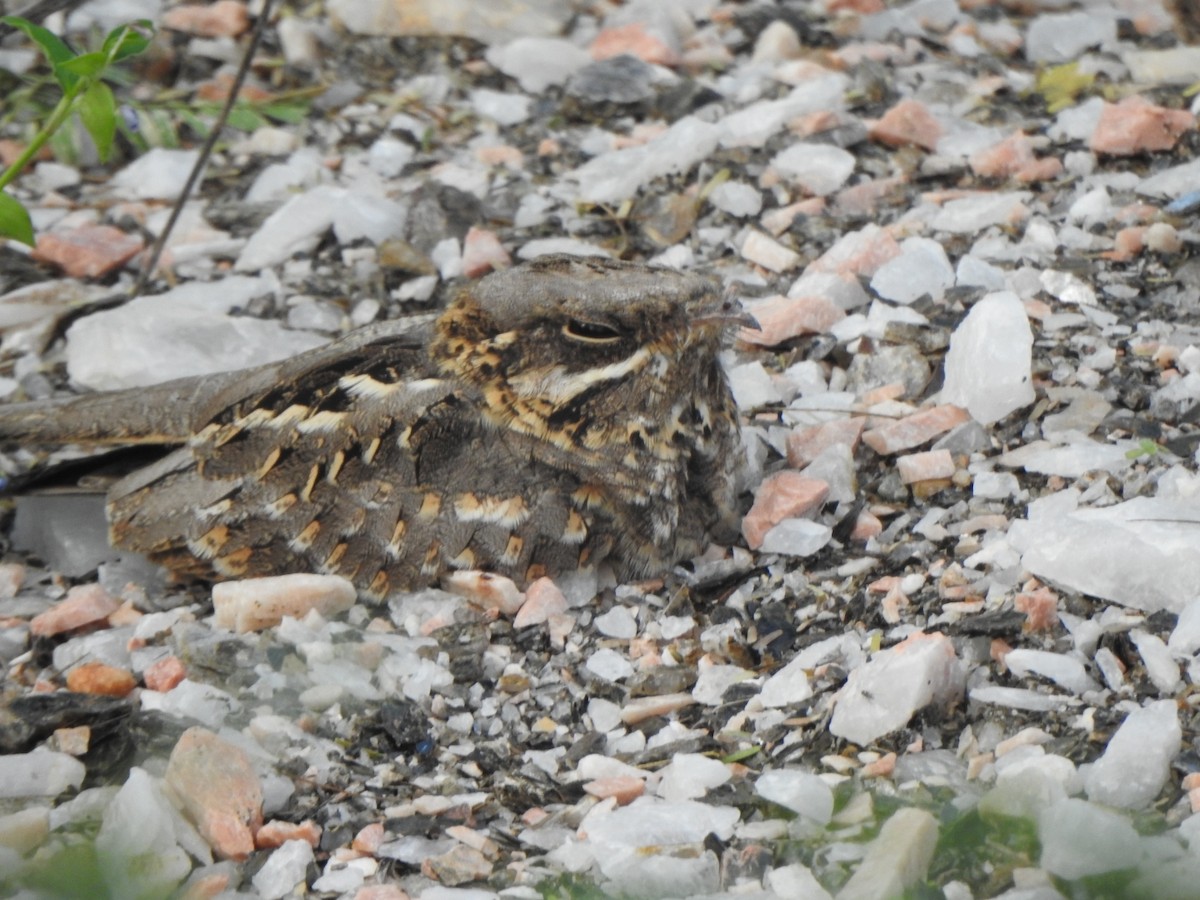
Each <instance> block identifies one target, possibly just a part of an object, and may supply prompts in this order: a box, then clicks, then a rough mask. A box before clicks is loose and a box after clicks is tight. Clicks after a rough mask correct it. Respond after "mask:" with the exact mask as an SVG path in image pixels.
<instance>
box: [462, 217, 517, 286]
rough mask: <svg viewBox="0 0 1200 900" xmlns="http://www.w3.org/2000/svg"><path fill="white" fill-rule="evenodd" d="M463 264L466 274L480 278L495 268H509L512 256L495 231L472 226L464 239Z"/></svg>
mask: <svg viewBox="0 0 1200 900" xmlns="http://www.w3.org/2000/svg"><path fill="white" fill-rule="evenodd" d="M462 265H463V274H464V275H466V276H467V277H468V278H478V277H479V276H480V275H486V274H487V273H488V272H491V271H492V270H494V269H507V268H508V267H509V266H511V265H512V257H511V256H509V255H508V251H507V250H505V249H504V245H503V244H501V243H500V238H498V237H497V236H496V233H495V232H494V231H488V230H487V229H485V228H476V227H474V226H472V227H471V228H470V229H469V230H468V231H467V236H466V238H465V239H464V240H463V255H462Z"/></svg>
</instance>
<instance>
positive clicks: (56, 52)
mask: <svg viewBox="0 0 1200 900" xmlns="http://www.w3.org/2000/svg"><path fill="white" fill-rule="evenodd" d="M0 22H3V23H4V24H6V25H11V26H12V27H13V28H16V29H18V30H20V31H23V32H25V34H27V35H28V36H29V39H30V40H31V41H33V42H34V43H35V44H37V45H38V46H39V47H41V48H42V53H43V54H45V56H46V59H48V60H49V61H50V65H51V67H52V68H53V69H54V77H55V78H57V79H58V83H59V85H61V86H62V89H63V90H64V91H65V90H68V89H70V87H71V85H73V84H74V83H75V76H74V75H73V74H71V73H63V74H60V73H59V69H58V67H59V66H60V65H62V64H63V63H65V62H67V61H68V60H71V59H74V58H75V53H74V51H73V50H71V48H70V47H68V46H67V45H66V44H65V43H64V42H63V40H62V38H60V37H59V36H58V35H56V34H55V33H54V32H52V31H49V30H47V29H45V28H43V27H42V26H41V25H34V24H33V23H32V22H30V21H29V20H28V19H22V18H21V17H20V16H0Z"/></svg>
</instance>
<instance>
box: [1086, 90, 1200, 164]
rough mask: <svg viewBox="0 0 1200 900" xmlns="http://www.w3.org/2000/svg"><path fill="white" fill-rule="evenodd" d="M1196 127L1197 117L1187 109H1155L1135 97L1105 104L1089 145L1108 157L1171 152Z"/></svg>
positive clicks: (1161, 107) (1148, 103)
mask: <svg viewBox="0 0 1200 900" xmlns="http://www.w3.org/2000/svg"><path fill="white" fill-rule="evenodd" d="M1195 127H1196V117H1195V116H1193V115H1192V114H1191V113H1190V112H1188V111H1187V110H1183V109H1167V108H1166V107H1165V106H1156V105H1154V104H1153V103H1151V102H1150V101H1149V100H1147V99H1146V98H1145V97H1139V96H1137V95H1136V94H1135V95H1134V96H1132V97H1126V98H1125V99H1124V100H1122V101H1121V102H1120V103H1115V104H1114V103H1106V104H1104V110H1103V111H1102V112H1101V113H1100V121H1099V122H1097V123H1096V130H1095V131H1093V132H1092V137H1091V140H1090V141H1089V142H1088V146H1089V147H1091V149H1092V150H1093V151H1094V152H1096V153H1107V154H1109V155H1111V156H1132V155H1134V154H1135V153H1142V152H1145V151H1147V150H1170V149H1172V148H1173V147H1174V146H1175V144H1176V142H1177V141H1178V140H1179V138H1180V136H1181V135H1182V134H1183V133H1184V132H1185V131H1188V130H1190V129H1192V128H1195Z"/></svg>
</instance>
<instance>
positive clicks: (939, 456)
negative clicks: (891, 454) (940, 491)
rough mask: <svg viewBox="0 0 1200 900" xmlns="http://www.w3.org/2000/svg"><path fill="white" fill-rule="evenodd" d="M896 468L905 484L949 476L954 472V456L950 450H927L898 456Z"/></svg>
mask: <svg viewBox="0 0 1200 900" xmlns="http://www.w3.org/2000/svg"><path fill="white" fill-rule="evenodd" d="M896 469H897V470H898V471H899V472H900V480H901V481H903V482H904V483H905V484H913V483H915V482H918V481H933V480H934V479H937V478H949V477H950V476H951V475H953V474H954V457H953V456H951V455H950V451H949V450H926V451H925V452H924V453H910V454H909V455H908V456H898V457H896Z"/></svg>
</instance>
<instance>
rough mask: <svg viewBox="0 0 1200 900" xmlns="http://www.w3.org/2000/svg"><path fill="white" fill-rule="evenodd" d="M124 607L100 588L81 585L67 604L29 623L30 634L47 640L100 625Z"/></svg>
mask: <svg viewBox="0 0 1200 900" xmlns="http://www.w3.org/2000/svg"><path fill="white" fill-rule="evenodd" d="M120 605H121V604H120V603H118V602H117V600H116V599H115V598H114V597H113V596H112V595H110V594H109V593H108V591H106V590H104V588H102V587H100V585H98V584H81V585H77V586H76V587H73V588H71V589H70V590H69V591H67V596H66V599H65V600H60V601H59V602H58V603H56V604H55V605H54V606H52V607H50V609H48V610H46V611H45V612H44V613H39V614H38V615H36V616H34V617H33V620H32V621H31V622H30V623H29V630H30V631H31V632H33V634H35V635H38V636H39V637H45V636H47V635H52V634H62V633H63V632H65V631H74V630H75V629H77V628H84V627H86V626H88V625H97V624H100V623H102V622H104V621H105V620H106V619H107V618H108V617H109V616H111V615H112V614H113V613H115V612H116V611H117V609H118V608H119V607H120Z"/></svg>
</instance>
